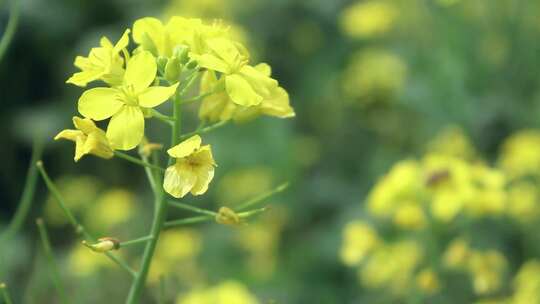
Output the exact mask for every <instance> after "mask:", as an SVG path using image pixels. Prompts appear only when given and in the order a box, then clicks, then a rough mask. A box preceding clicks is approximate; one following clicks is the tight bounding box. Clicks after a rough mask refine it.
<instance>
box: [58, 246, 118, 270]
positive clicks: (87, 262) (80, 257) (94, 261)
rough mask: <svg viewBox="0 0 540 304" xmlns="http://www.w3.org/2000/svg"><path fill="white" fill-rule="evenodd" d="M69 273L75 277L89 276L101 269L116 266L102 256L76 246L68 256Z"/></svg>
mask: <svg viewBox="0 0 540 304" xmlns="http://www.w3.org/2000/svg"><path fill="white" fill-rule="evenodd" d="M68 267H69V273H72V274H74V275H76V276H81V277H85V276H90V275H92V274H94V273H95V272H97V271H99V270H100V269H103V268H112V269H114V268H115V267H116V265H115V264H114V263H113V262H112V261H111V260H109V259H107V257H105V256H103V255H102V254H99V253H96V252H93V251H91V250H88V248H86V247H84V246H82V245H79V244H77V245H76V246H75V247H74V248H73V249H72V251H71V252H70V253H69V256H68Z"/></svg>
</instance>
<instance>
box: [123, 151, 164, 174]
mask: <svg viewBox="0 0 540 304" xmlns="http://www.w3.org/2000/svg"><path fill="white" fill-rule="evenodd" d="M114 155H115V156H117V157H119V158H122V159H124V160H127V161H129V162H132V163H134V164H137V165H139V166H143V167H148V168H151V169H155V170H159V171H161V172H165V169H163V168H161V167H159V166H154V165H152V164H150V163H148V162H145V161H142V160H140V159H138V158H136V157H133V156H131V155H129V154H126V153H123V152H119V151H114Z"/></svg>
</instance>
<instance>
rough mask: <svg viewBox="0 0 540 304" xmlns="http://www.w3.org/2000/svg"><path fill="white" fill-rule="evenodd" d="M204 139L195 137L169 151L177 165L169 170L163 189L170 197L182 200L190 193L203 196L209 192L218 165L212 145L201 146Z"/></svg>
mask: <svg viewBox="0 0 540 304" xmlns="http://www.w3.org/2000/svg"><path fill="white" fill-rule="evenodd" d="M201 142H202V139H201V137H200V136H199V135H194V136H192V137H190V138H189V139H186V140H185V141H183V142H181V143H180V144H178V145H176V146H174V147H172V148H170V149H169V150H167V153H168V154H169V155H170V156H171V157H174V158H176V163H175V164H174V165H172V166H170V167H168V168H167V170H166V171H165V178H164V181H163V188H164V189H165V191H167V193H169V194H170V195H172V196H174V197H176V198H180V197H184V196H185V195H186V194H188V192H191V194H193V195H201V194H204V193H205V192H206V190H208V185H209V184H210V182H211V181H212V179H213V178H214V167H215V166H216V163H215V161H214V158H213V156H212V150H211V148H210V145H205V146H201Z"/></svg>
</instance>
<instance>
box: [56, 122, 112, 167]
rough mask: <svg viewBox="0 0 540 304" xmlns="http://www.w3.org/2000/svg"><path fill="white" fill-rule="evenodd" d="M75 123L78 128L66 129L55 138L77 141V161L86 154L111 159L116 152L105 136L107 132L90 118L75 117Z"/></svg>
mask: <svg viewBox="0 0 540 304" xmlns="http://www.w3.org/2000/svg"><path fill="white" fill-rule="evenodd" d="M73 125H74V126H75V128H77V130H64V131H62V132H60V133H58V135H56V136H55V137H54V139H55V140H58V139H67V140H71V141H73V142H75V158H74V159H75V161H79V159H81V157H83V156H84V155H86V154H93V155H95V156H98V157H101V158H105V159H109V158H111V157H113V155H114V153H113V150H112V148H111V147H110V145H109V141H108V140H107V137H106V136H105V132H104V131H103V130H101V129H100V128H98V127H96V125H95V124H94V122H93V121H92V120H91V119H88V118H84V119H83V118H80V117H73Z"/></svg>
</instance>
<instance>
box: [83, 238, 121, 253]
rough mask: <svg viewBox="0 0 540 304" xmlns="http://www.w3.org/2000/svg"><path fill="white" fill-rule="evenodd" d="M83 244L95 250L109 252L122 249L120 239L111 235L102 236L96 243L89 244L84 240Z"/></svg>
mask: <svg viewBox="0 0 540 304" xmlns="http://www.w3.org/2000/svg"><path fill="white" fill-rule="evenodd" d="M82 244H83V245H84V246H86V247H88V248H90V250H92V251H94V252H107V251H112V250H118V249H120V241H118V240H117V239H113V238H110V237H104V238H100V239H98V242H97V243H95V244H88V243H87V242H86V241H83V242H82Z"/></svg>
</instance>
